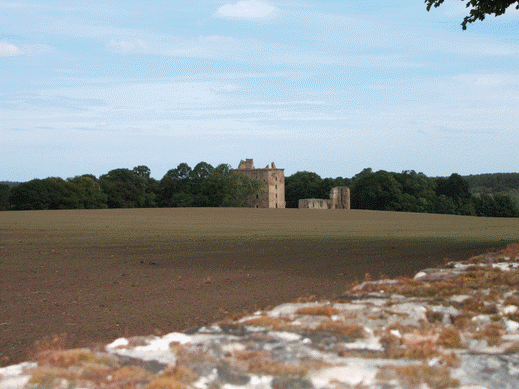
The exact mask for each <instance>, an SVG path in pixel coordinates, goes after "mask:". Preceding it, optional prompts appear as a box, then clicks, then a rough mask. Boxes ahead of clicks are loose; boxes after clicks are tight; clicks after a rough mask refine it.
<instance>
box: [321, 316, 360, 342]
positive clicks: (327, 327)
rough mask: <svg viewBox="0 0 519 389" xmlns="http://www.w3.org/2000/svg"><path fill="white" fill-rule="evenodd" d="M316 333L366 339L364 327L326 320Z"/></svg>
mask: <svg viewBox="0 0 519 389" xmlns="http://www.w3.org/2000/svg"><path fill="white" fill-rule="evenodd" d="M314 331H315V332H327V333H331V334H337V335H344V336H347V337H349V338H364V336H365V331H364V327H363V326H361V325H359V324H355V323H344V322H340V321H333V320H325V321H323V322H321V323H320V324H319V326H317V328H315V330H314Z"/></svg>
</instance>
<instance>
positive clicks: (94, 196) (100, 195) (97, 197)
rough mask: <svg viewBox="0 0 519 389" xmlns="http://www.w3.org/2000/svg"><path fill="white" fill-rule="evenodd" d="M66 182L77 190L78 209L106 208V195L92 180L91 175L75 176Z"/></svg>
mask: <svg viewBox="0 0 519 389" xmlns="http://www.w3.org/2000/svg"><path fill="white" fill-rule="evenodd" d="M68 181H69V182H70V183H71V184H72V185H74V186H75V187H76V188H77V192H78V196H79V208H84V209H96V208H106V207H107V205H106V201H107V195H106V194H105V193H104V192H103V190H102V189H101V185H99V183H98V182H97V181H96V180H94V179H92V176H91V175H82V176H76V177H74V178H69V179H68Z"/></svg>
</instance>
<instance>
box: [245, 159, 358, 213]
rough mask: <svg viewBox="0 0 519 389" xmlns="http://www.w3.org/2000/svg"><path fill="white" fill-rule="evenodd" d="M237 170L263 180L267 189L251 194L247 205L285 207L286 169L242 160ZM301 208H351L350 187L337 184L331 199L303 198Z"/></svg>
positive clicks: (300, 201) (252, 206)
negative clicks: (260, 166)
mask: <svg viewBox="0 0 519 389" xmlns="http://www.w3.org/2000/svg"><path fill="white" fill-rule="evenodd" d="M235 171H237V172H239V173H243V174H245V175H247V176H248V177H250V178H255V179H259V180H261V181H263V183H264V184H265V190H264V191H263V192H261V193H258V194H255V195H252V196H249V198H248V203H247V205H248V206H249V207H251V208H285V169H278V168H277V167H276V165H275V164H274V162H272V164H271V165H270V166H269V165H267V166H266V167H264V168H263V169H256V168H255V167H254V160H252V159H246V160H245V161H244V160H241V161H240V164H239V165H238V169H236V170H235ZM299 208H311V209H350V189H349V188H348V187H346V186H336V187H334V188H332V190H331V191H330V199H301V200H299Z"/></svg>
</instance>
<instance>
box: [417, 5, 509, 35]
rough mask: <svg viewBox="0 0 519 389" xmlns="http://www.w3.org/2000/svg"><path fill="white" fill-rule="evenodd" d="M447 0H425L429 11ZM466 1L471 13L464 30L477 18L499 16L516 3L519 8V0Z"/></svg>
mask: <svg viewBox="0 0 519 389" xmlns="http://www.w3.org/2000/svg"><path fill="white" fill-rule="evenodd" d="M444 1H445V0H425V3H426V4H427V11H430V10H431V8H432V7H435V8H437V7H439V6H440V5H442V4H443V3H444ZM462 1H464V2H466V6H467V9H468V10H469V15H468V16H465V18H464V19H463V22H462V23H461V26H462V28H463V29H464V30H466V29H467V24H468V23H473V22H475V21H476V20H484V19H485V16H487V15H494V16H499V15H503V14H504V13H505V12H506V10H507V9H508V8H509V7H511V6H512V5H514V4H517V5H516V6H515V8H516V9H519V0H462Z"/></svg>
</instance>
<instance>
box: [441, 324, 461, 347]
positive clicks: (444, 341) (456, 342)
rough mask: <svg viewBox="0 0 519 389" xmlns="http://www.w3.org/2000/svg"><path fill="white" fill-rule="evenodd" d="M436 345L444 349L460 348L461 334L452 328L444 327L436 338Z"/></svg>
mask: <svg viewBox="0 0 519 389" xmlns="http://www.w3.org/2000/svg"><path fill="white" fill-rule="evenodd" d="M437 342H438V344H439V345H440V346H443V347H445V348H461V347H462V344H461V334H460V332H459V331H458V330H457V329H456V328H454V327H444V328H443V329H442V330H441V332H440V335H439V336H438V341H437Z"/></svg>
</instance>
